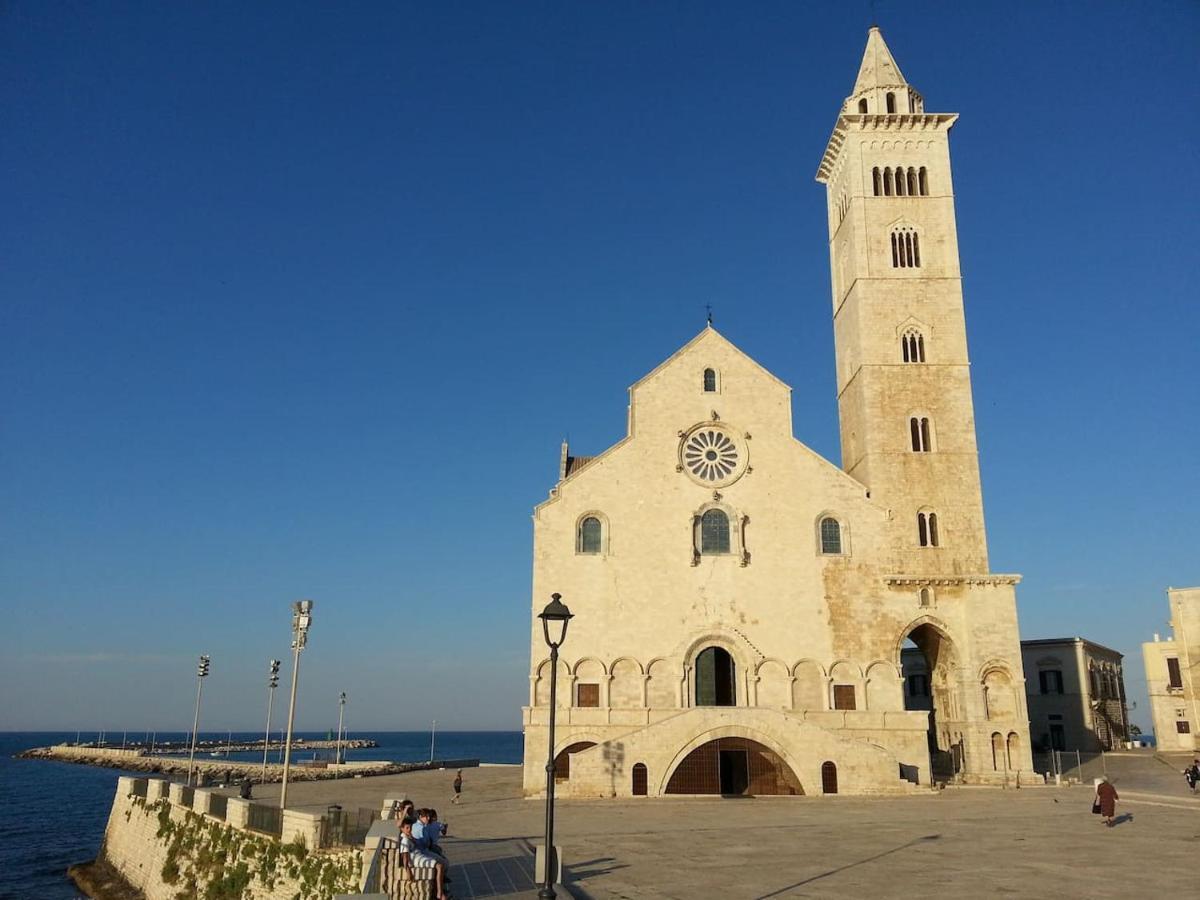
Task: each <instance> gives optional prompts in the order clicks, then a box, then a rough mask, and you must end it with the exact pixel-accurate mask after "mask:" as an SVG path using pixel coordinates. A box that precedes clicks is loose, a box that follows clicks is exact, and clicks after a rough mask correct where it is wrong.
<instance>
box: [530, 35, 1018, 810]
mask: <svg viewBox="0 0 1200 900" xmlns="http://www.w3.org/2000/svg"><path fill="white" fill-rule="evenodd" d="M956 118H957V116H956V115H955V114H952V113H931V112H926V111H925V103H924V99H923V98H922V96H921V95H920V94H919V93H918V92H917V91H916V90H915V89H914V88H913V87H912V86H911V85H909V84H908V82H907V81H906V80H905V78H904V76H903V75H902V74H901V72H900V69H899V67H898V66H897V65H896V62H895V60H894V59H893V58H892V55H891V53H890V52H889V51H888V48H887V46H886V45H885V44H884V41H883V37H882V35H881V34H880V32H879V30H878V29H877V28H872V29H871V31H870V33H869V35H868V39H867V47H866V52H865V54H864V57H863V61H862V65H861V68H860V70H859V73H858V77H857V80H856V83H855V85H854V90H853V93H852V94H851V95H850V97H848V98H847V99H846V101H845V102H844V104H843V105H842V108H841V111H840V113H839V115H838V118H837V122H836V124H835V127H834V130H833V135H832V137H831V138H830V140H829V144H828V146H827V148H826V149H825V152H824V155H823V157H822V159H821V162H820V166H819V169H818V172H817V180H818V181H819V182H820V183H821V184H824V185H825V187H826V202H827V210H828V217H829V235H830V238H829V254H830V263H831V269H832V287H833V291H832V309H833V323H834V340H835V344H836V350H837V386H838V409H839V416H840V422H841V443H842V464H841V466H840V467H838V466H836V465H834V464H832V463H830V462H828V461H826V460H825V459H823V458H821V457H820V456H818V455H817V454H816V453H814V452H813V451H812V450H810V449H809V448H808V447H806V446H805V445H804V444H802V443H801V442H800V441H798V440H797V439H796V438H795V436H794V432H793V424H792V405H791V392H790V389H789V388H788V386H787V385H785V384H783V383H782V382H781V381H780V380H779V379H778V378H776V377H775V376H774V375H772V374H771V373H770V372H768V371H766V370H765V369H763V368H762V367H761V366H760V365H758V364H757V363H756V362H755V361H754V360H753V359H751V358H750V357H749V356H747V355H746V354H745V353H744V352H742V350H740V349H739V348H737V347H735V346H734V345H733V344H732V343H730V342H729V341H728V340H727V339H726V338H725V337H723V336H722V335H721V334H719V333H718V332H717V331H716V330H715V329H713V328H712V327H711V326H710V327H707V328H705V329H704V330H703V331H701V332H700V334H698V335H697V336H696V337H695V338H694V339H692V340H691V341H690V342H688V343H687V344H686V345H685V346H684V347H682V348H681V349H679V350H678V351H677V352H676V353H674V354H673V355H672V356H671V357H670V358H669V359H667V360H666V361H665V362H663V363H662V364H661V365H660V366H658V367H657V368H656V369H654V370H653V371H652V372H650V373H649V374H648V375H646V376H645V377H644V378H642V379H641V380H640V381H638V382H637V383H636V384H634V385H633V387H632V388H631V389H630V395H629V414H628V422H627V432H626V435H625V437H624V438H623V439H622V440H620V441H619V442H617V443H616V444H614V445H613V446H612V447H610V448H609V449H607V450H605V451H604V452H603V453H601V454H599V455H598V456H594V457H586V456H576V455H572V454H571V452H570V449H569V448H568V447H566V446H565V445H564V447H563V455H562V461H561V465H560V469H559V473H558V483H557V485H556V486H555V487H554V488H553V489H552V490H551V492H550V498H549V499H548V500H547V501H546V502H544V503H542V504H541V505H539V506H538V507H537V508H536V510H535V512H534V572H533V610H532V612H533V616H534V617H535V618H533V619H532V622H531V634H530V638H531V640H530V645H531V666H530V685H529V706H528V707H526V708H525V710H524V717H525V719H524V721H525V788H526V791H527V792H529V793H536V792H539V791H541V790H542V789H543V787H544V779H545V770H544V760H545V754H546V752H547V732H546V727H547V722H548V714H549V708H548V704H549V687H550V678H551V675H550V667H549V662H548V656H547V648H546V645H545V643H544V640H543V636H542V628H541V624H540V623H539V622H538V620H537V619H536V615H537V613H538V612H540V610H541V609H542V607H543V606H544V605H545V604H546V602H547V601H548V600H549V598H550V595H551V593H553V592H558V593H561V594H562V596H563V599H564V601H565V602H566V603H567V604H568V605H569V606H570V607H571V609H572V611H573V612H574V613H575V619H574V621H572V623H571V625H570V631H569V633H568V636H567V640H566V643H565V644H564V646H563V650H562V658H561V661H560V665H559V668H558V685H557V696H558V706H559V709H558V710H557V733H556V742H555V752H556V755H557V759H558V776H559V779H560V781H561V785H560V790H561V791H562V792H563V793H565V794H567V795H571V796H592V797H596V796H626V795H639V794H648V795H660V794H705V793H708V794H715V793H722V794H742V793H753V794H772V793H773V794H812V793H821V792H826V793H830V792H848V793H884V792H900V791H907V790H912V789H913V785H914V784H921V785H925V784H928V783H929V782H930V780H931V779H932V778H934V777H935V776H936V777H938V778H943V779H957V780H961V781H966V782H973V783H1000V782H1002V781H1006V780H1011V779H1019V778H1021V777H1024V778H1026V779H1031V778H1034V776H1033V773H1032V766H1031V759H1030V745H1029V734H1028V728H1027V722H1028V715H1027V712H1026V700H1025V688H1024V684H1023V676H1022V668H1021V650H1020V645H1019V639H1018V631H1017V614H1016V602H1015V585H1016V583H1017V582H1018V580H1019V578H1018V576H1016V575H1005V574H996V573H993V572H992V571H991V570H990V568H989V565H988V555H987V540H986V535H985V530H984V518H983V502H982V495H981V489H980V480H979V466H978V455H977V450H976V444H975V418H974V410H973V406H972V398H971V378H970V370H969V365H968V355H967V339H966V325H965V321H964V314H963V299H962V287H961V278H960V273H959V259H958V245H957V230H956V225H955V219H954V191H953V184H952V180H951V167H950V151H949V131H950V128H951V126H952V125H953V124H954V122H955V120H956ZM812 312H813V315H814V317H815V315H816V310H813V311H812ZM814 323H815V319H814ZM906 646H907V647H911V648H914V649H915V650H916V651H917V652H919V653H920V654H921V656H922V658H923V660H924V662H925V667H926V673H927V685H926V688H927V695H922V696H914V695H913V692H912V690H911V686H910V685H909V684H908V683H907V682H906V680H905V678H904V677H903V672H902V668H901V660H902V654H903V651H904V648H905V647H906Z"/></svg>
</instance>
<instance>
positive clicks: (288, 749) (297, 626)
mask: <svg viewBox="0 0 1200 900" xmlns="http://www.w3.org/2000/svg"><path fill="white" fill-rule="evenodd" d="M312 608H313V602H312V601H311V600H297V601H296V602H295V603H293V604H292V699H291V701H290V702H289V703H288V724H287V740H286V741H285V742H284V745H283V786H282V787H281V788H280V789H279V808H280V809H286V808H287V783H288V772H289V770H290V769H291V767H292V725H293V724H294V723H295V721H296V681H297V679H298V677H299V675H300V651H301V650H303V649H304V645H305V644H307V643H308V628H309V626H310V625H312Z"/></svg>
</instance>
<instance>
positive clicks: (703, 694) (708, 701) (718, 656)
mask: <svg viewBox="0 0 1200 900" xmlns="http://www.w3.org/2000/svg"><path fill="white" fill-rule="evenodd" d="M695 704H696V706H736V705H737V666H736V665H735V664H734V661H733V656H732V654H730V652H729V651H728V650H726V649H725V648H724V647H716V646H714V647H705V648H704V649H703V650H701V651H700V653H698V654H697V655H696V696H695Z"/></svg>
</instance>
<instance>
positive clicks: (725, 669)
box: [530, 589, 1021, 720]
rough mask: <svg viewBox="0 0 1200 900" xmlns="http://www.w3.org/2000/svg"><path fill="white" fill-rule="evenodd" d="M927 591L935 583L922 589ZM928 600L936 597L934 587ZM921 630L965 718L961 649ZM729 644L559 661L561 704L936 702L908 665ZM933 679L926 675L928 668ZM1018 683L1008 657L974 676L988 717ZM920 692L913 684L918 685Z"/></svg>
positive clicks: (543, 678)
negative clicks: (762, 653) (749, 655)
mask: <svg viewBox="0 0 1200 900" xmlns="http://www.w3.org/2000/svg"><path fill="white" fill-rule="evenodd" d="M923 590H925V591H928V589H923ZM921 600H922V601H925V602H926V603H931V602H932V594H928V596H925V595H923V596H922V597H921ZM924 632H926V633H924V634H923V633H922V629H921V628H919V627H918V628H914V629H913V630H912V632H911V635H910V637H911V638H912V640H914V641H915V642H916V644H917V646H918V647H919V648H920V649H921V650H922V652H923V653H924V655H925V657H926V658H927V659H928V660H929V664H928V669H929V673H931V674H932V673H936V674H935V686H940V689H942V690H943V691H944V692H947V693H945V696H944V698H943V706H949V705H951V704H952V705H953V706H954V707H955V708H954V709H949V708H943V709H941V710H940V711H939V713H940V715H942V716H948V717H949V718H953V719H957V718H959V709H958V706H960V705H961V701H960V700H958V699H957V698H952V697H951V695H952V694H955V693H958V691H959V681H960V678H959V673H958V667H957V665H956V663H955V661H954V659H955V658H954V653H953V649H952V647H951V646H950V644H949V642H948V640H947V639H945V638H944V637H943V636H941V635H940V634H936V635H935V634H932V633H929V632H930V629H928V628H926V629H924ZM732 647H733V644H732V642H730V644H729V645H728V646H723V645H722V644H721V643H709V644H707V645H705V646H704V647H702V648H699V649H697V651H696V652H695V653H694V654H692V655H691V656H690V657H689V662H687V663H686V664H681V663H680V662H679V661H677V660H676V661H672V660H669V659H666V658H662V657H660V658H656V659H654V660H652V661H650V662H649V663H647V664H645V665H643V664H642V663H641V662H640V661H639V660H636V659H633V658H632V657H628V656H625V657H621V658H619V659H617V660H614V661H613V662H611V663H609V664H605V663H604V662H602V661H601V660H598V659H595V658H593V657H586V658H583V659H580V660H577V661H575V662H573V663H570V662H564V661H562V660H560V665H559V669H558V678H559V684H558V692H557V693H558V698H559V699H558V704H559V706H561V707H573V708H577V709H687V708H692V707H706V706H754V707H765V708H773V709H779V710H782V711H784V712H789V711H812V712H826V711H852V710H858V711H863V712H880V711H884V712H887V711H902V710H906V709H910V710H911V709H928V705H927V703H923V702H922V694H923V696H925V697H927V696H928V688H929V682H928V681H926V682H924V690H923V691H922V690H919V689H916V690H915V689H914V684H913V682H912V681H911V680H906V678H905V677H904V675H903V673H902V671H901V668H900V666H898V665H897V664H896V663H893V662H888V661H885V660H875V661H873V662H869V663H867V664H865V665H862V664H859V663H857V662H854V661H853V660H847V659H841V660H837V661H835V662H833V663H832V664H829V665H828V666H827V665H824V664H822V663H820V662H818V661H816V660H813V659H804V660H800V661H799V662H796V663H793V664H791V665H789V664H787V663H786V662H784V661H783V660H779V659H773V658H767V659H761V660H759V661H757V662H755V663H753V664H752V665H747V664H745V663H744V662H743V660H742V659H741V658H740V654H738V653H737V652H736V651H734V652H731V649H730V648H732ZM549 666H550V662H549V660H548V659H547V660H543V661H542V662H541V664H540V665H539V666H538V667H537V669H536V671H535V674H534V675H533V676H531V678H530V705H531V706H534V707H538V706H540V707H545V706H547V705H548V703H549V697H550V683H549V682H550V678H549ZM927 677H928V676H927ZM1017 689H1018V685H1017V683H1016V680H1015V679H1014V678H1013V676H1012V674H1011V672H1010V670H1009V669H1008V667H1007V665H1005V664H1003V663H994V664H991V665H990V666H989V667H988V668H987V669H986V670H985V671H983V672H982V673H981V674H980V676H979V677H978V678H977V679H976V690H978V691H979V697H980V700H981V703H982V706H983V708H984V709H985V710H986V712H987V718H988V719H990V720H1009V719H1014V718H1015V717H1017V716H1018V715H1019V710H1020V708H1021V707H1020V703H1019V699H1018V697H1017V693H1016V691H1017ZM914 691H915V692H914Z"/></svg>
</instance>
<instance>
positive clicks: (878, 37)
mask: <svg viewBox="0 0 1200 900" xmlns="http://www.w3.org/2000/svg"><path fill="white" fill-rule="evenodd" d="M889 98H891V99H890V100H889ZM864 106H865V108H864ZM923 107H924V101H923V100H922V99H921V95H920V94H918V93H917V91H916V90H915V89H914V88H913V87H912V86H911V85H910V84H909V83H908V81H906V80H905V78H904V73H903V72H901V71H900V66H899V65H898V64H897V63H896V58H895V57H894V56H892V51H891V50H889V49H888V45H887V42H885V41H884V39H883V32H882V31H880V30H879V26H878V25H872V26H871V28H870V30H869V31H868V32H867V46H866V49H865V50H863V57H862V64H861V65H860V66H859V68H858V77H857V78H856V79H855V81H854V90H853V91H852V92H851V93H850V96H849V97H847V98H846V103H845V105H844V106H843V107H842V112H843V113H864V112H867V113H871V114H874V115H877V114H881V113H882V114H893V113H911V112H921V111H922V109H923Z"/></svg>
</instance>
